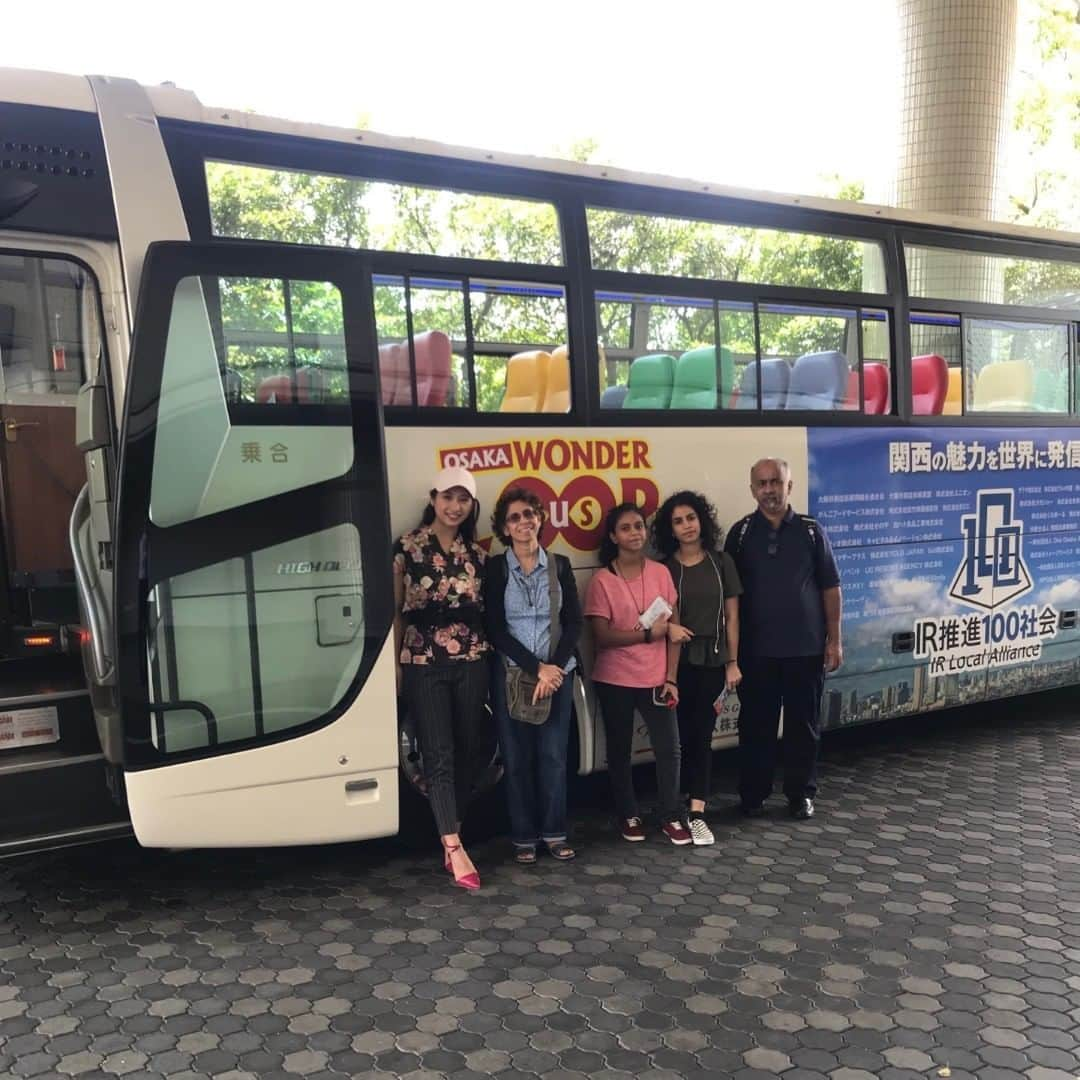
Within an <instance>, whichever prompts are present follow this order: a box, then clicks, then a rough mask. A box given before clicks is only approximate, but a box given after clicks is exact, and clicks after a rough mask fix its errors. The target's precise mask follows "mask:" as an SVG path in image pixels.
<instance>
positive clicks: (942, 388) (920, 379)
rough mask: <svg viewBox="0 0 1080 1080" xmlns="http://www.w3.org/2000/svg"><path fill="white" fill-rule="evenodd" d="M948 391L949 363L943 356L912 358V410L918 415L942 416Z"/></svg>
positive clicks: (932, 355) (929, 354)
mask: <svg viewBox="0 0 1080 1080" xmlns="http://www.w3.org/2000/svg"><path fill="white" fill-rule="evenodd" d="M948 391H949V365H948V364H946V363H945V358H944V357H943V356H938V354H937V353H928V354H927V355H926V356H913V357H912V358H911V411H912V412H913V413H914V414H915V415H916V416H940V415H941V409H942V406H943V405H944V404H945V395H946V394H947V393H948Z"/></svg>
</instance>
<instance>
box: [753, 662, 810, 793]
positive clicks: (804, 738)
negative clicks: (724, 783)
mask: <svg viewBox="0 0 1080 1080" xmlns="http://www.w3.org/2000/svg"><path fill="white" fill-rule="evenodd" d="M824 664H825V661H824V657H823V656H820V655H819V656H779V657H774V656H758V657H748V658H742V657H740V659H739V668H740V670H741V671H742V676H743V678H742V683H741V684H740V685H739V795H740V797H741V799H742V804H743V806H744V807H755V806H760V805H761V804H762V803H763V802H764V801H765V800H766V799H767V798H768V797H769V795H770V794H772V788H773V775H774V773H775V771H776V736H777V731H778V728H779V726H780V710H781V708H783V710H784V739H783V756H784V794H785V795H786V796H787V799H788V802H789V803H790V802H796V801H798V800H800V799H804V798H813V796H814V794H815V793H816V792H817V759H818V746H819V743H820V742H821V695H822V692H823V690H824V688H825V666H824Z"/></svg>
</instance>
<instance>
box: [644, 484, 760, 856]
mask: <svg viewBox="0 0 1080 1080" xmlns="http://www.w3.org/2000/svg"><path fill="white" fill-rule="evenodd" d="M720 540H721V536H720V528H719V526H718V525H717V524H716V510H715V508H714V507H713V505H712V503H710V502H709V500H708V499H706V498H705V496H704V495H699V494H698V493H697V492H696V491H677V492H676V493H675V494H674V495H672V496H671V497H670V498H669V499H667V500H666V501H665V502H664V505H663V506H661V507H660V509H659V510H658V511H657V512H656V518H655V520H654V521H653V542H654V544H655V546H656V550H657V551H658V552H659V553H660V555H661V556H662V557H663V559H664V565H665V566H666V567H667V568H668V569H669V570H670V571H671V577H672V579H673V580H674V582H675V591H676V593H677V595H678V604H677V607H676V610H677V611H678V613H679V622H680V623H681V624H682V625H681V626H678V627H673V628H672V635H673V636H674V637H675V639H676V640H678V641H679V642H681V644H682V652H681V655H680V657H679V674H678V683H679V742H680V744H681V746H682V782H683V790H684V791H687V792H689V795H690V806H689V817H688V823H689V825H690V835H691V836H692V837H693V840H694V843H695V844H699V845H701V844H711V843H713V842H714V840H715V837H714V836H713V834H712V830H711V829H710V828H709V826H708V825H707V824H706V822H705V802H706V800H707V799H708V797H709V785H710V781H711V777H712V737H713V730H714V729H715V727H716V715H717V712H716V708H715V703H716V702H717V700H718V699H719V698H720V696H721V694H723V693H724V692H725V691H731V690H734V689H735V688H736V687H737V686H738V685H739V683H740V682H741V681H742V674H741V672H740V671H739V663H738V655H739V599H738V598H739V596H740V595H741V594H742V584H741V583H740V581H739V574H738V571H737V570H736V569H735V563H734V562H733V561H732V559H731V556H730V555H728V554H727V553H726V552H723V551H720V550H719V545H720Z"/></svg>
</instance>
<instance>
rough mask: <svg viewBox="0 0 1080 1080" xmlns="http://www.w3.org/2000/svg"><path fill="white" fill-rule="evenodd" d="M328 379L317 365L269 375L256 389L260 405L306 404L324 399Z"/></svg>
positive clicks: (256, 397)
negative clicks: (290, 372)
mask: <svg viewBox="0 0 1080 1080" xmlns="http://www.w3.org/2000/svg"><path fill="white" fill-rule="evenodd" d="M325 389H326V379H325V377H324V376H323V373H322V370H321V369H320V368H317V367H311V366H308V367H301V368H297V369H296V371H294V372H293V373H292V374H291V375H287V374H284V373H283V374H279V375H268V376H267V377H266V378H265V379H263V380H262V381H261V382H260V383H259V385H258V388H257V389H256V391H255V402H256V404H258V405H291V404H293V403H294V402H295V403H297V404H300V405H306V404H309V403H312V402H319V401H322V399H323V392H324V391H325Z"/></svg>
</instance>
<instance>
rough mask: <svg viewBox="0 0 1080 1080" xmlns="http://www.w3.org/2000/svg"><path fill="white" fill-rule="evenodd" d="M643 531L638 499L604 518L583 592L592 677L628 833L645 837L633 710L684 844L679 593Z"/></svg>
mask: <svg viewBox="0 0 1080 1080" xmlns="http://www.w3.org/2000/svg"><path fill="white" fill-rule="evenodd" d="M645 537H646V531H645V519H644V517H642V514H641V511H640V510H639V509H638V508H637V507H636V506H635V505H634V504H633V503H623V504H621V505H620V506H616V507H615V508H614V509H613V510H612V511H610V513H609V514H608V515H607V517H606V518H605V520H604V538H603V540H601V542H600V562H601V564H602V565H601V569H599V570H597V571H596V573H595V574H594V575H593V577H592V580H591V581H590V582H589V587H588V590H587V591H586V593H585V615H586V616H587V617H588V619H589V625H590V626H591V628H592V634H593V644H594V645H595V647H596V657H595V660H594V663H593V671H592V677H593V683H594V685H595V686H596V696H597V697H598V698H599V701H600V711H601V715H602V716H603V720H604V733H605V735H606V736H607V763H608V772H609V773H610V774H611V789H612V794H613V796H614V799H615V810H616V812H617V813H618V815H619V818H620V825H621V831H622V836H623V839H624V840H631V841H636V840H644V839H645V829H644V827H643V825H642V821H641V814H640V813H639V811H638V804H637V796H636V795H635V794H634V781H633V776H632V772H631V754H632V743H633V739H634V713H635V710H636V711H637V712H638V713H640V714H641V717H642V719H643V720H644V721H645V725H646V727H648V729H649V741H650V742H651V743H652V748H653V754H654V755H655V756H656V779H657V789H658V790H657V799H658V802H659V810H660V820H661V822H662V825H661V828H662V829H663V832H664V835H665V836H667V838H668V839H669V840H670V841H671V842H672V843H673V844H677V845H679V846H680V847H681V846H683V845H685V844H689V843H690V839H691V838H690V833H689V832H687V829H686V826H685V825H684V824H683V821H682V817H681V813H680V810H679V725H678V722H677V721H676V719H675V706H676V705H677V704H678V701H679V688H678V686H677V685H676V683H675V674H676V671H677V669H678V665H679V645H678V643H677V642H674V641H672V640H670V637H669V633H668V631H669V628H670V627H673V626H677V625H678V615H677V614H676V613H675V611H674V608H675V602H676V599H677V598H676V595H675V585H674V583H673V582H672V580H671V574H670V573H669V572H668V569H667V567H665V566H663V565H662V564H660V563H658V562H654V561H653V560H652V559H648V558H646V557H645ZM658 597H659V598H660V599H661V600H663V601H664V602H665V603H666V604H667V605H668V612H669V614H661V615H660V617H659V618H657V619H656V621H655V622H652V623H651V624H650V625H649V626H648V627H646V626H645V625H644V624H643V623H642V618H643V616H644V617H645V621H646V622H648V621H649V620H648V616H646V615H645V613H646V612H647V611H648V610H649V607H650V605H652V604H653V602H654V601H655V600H656V599H657V598H658Z"/></svg>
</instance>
